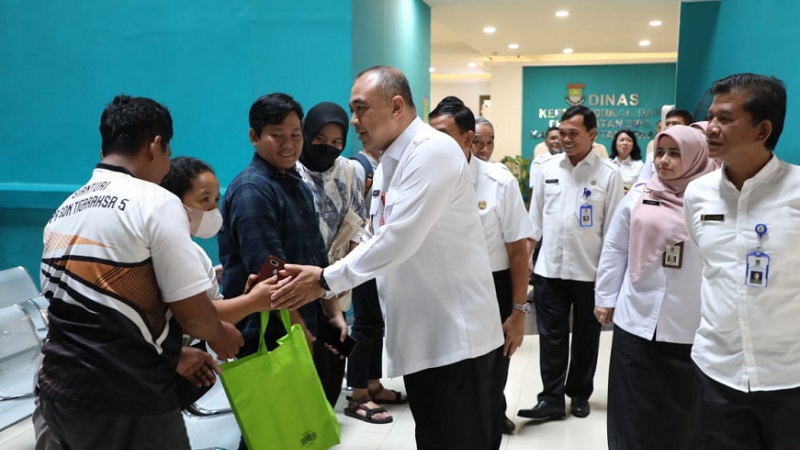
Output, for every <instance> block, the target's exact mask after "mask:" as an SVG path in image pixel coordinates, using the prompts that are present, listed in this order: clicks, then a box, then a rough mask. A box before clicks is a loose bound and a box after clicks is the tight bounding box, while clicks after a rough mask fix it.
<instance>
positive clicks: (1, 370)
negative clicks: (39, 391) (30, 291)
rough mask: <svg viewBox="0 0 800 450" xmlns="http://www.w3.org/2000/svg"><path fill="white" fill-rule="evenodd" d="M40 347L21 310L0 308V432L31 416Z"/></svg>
mask: <svg viewBox="0 0 800 450" xmlns="http://www.w3.org/2000/svg"><path fill="white" fill-rule="evenodd" d="M41 345H42V341H41V339H40V337H39V334H38V333H37V331H36V329H35V327H34V325H33V322H32V319H31V316H30V315H29V314H28V312H27V310H26V309H25V308H24V307H22V306H20V305H11V306H7V307H5V308H0V430H3V429H5V428H8V427H9V426H11V425H13V424H15V423H17V422H19V421H21V420H23V419H25V418H27V417H29V416H30V415H31V414H32V413H33V407H34V405H33V376H34V373H35V371H36V359H37V358H38V356H39V353H40V352H41Z"/></svg>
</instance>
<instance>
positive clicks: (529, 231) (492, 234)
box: [428, 97, 533, 448]
mask: <svg viewBox="0 0 800 450" xmlns="http://www.w3.org/2000/svg"><path fill="white" fill-rule="evenodd" d="M428 119H429V121H430V125H431V126H432V127H434V128H436V129H437V130H439V131H441V132H443V133H445V134H447V135H449V136H450V137H452V138H453V139H455V140H456V142H457V143H458V144H459V145H460V146H461V150H462V151H463V152H464V156H466V158H467V160H468V161H469V167H470V169H471V171H472V183H473V186H474V187H475V194H476V196H477V200H478V203H477V205H476V206H477V208H478V212H479V213H480V216H481V222H482V224H483V234H484V236H485V237H486V243H487V245H488V246H489V260H490V262H491V268H492V277H493V278H494V288H495V293H496V294H497V300H498V305H499V307H500V321H501V323H502V324H503V333H504V334H505V338H506V340H505V344H504V345H503V346H502V347H500V348H498V349H497V353H498V354H497V360H496V361H495V372H494V379H493V381H492V389H493V392H492V399H493V400H494V402H495V403H494V411H493V413H492V419H493V422H492V437H493V443H494V445H495V446H494V448H499V447H500V441H501V437H502V436H501V431H502V432H503V433H506V434H511V433H513V432H514V428H515V425H514V422H512V421H511V420H510V419H509V418H508V417H506V415H505V414H506V398H505V395H504V394H503V390H504V389H505V386H506V380H507V378H508V365H509V362H510V359H509V358H510V357H511V355H513V354H514V352H515V351H516V350H517V348H519V346H520V345H522V338H523V336H524V335H525V314H527V313H528V312H530V305H528V299H527V294H528V258H529V257H530V253H529V252H528V239H531V240H533V228H532V227H531V222H530V219H528V216H527V214H526V210H525V204H524V203H523V202H522V194H521V193H520V191H519V184H518V183H517V179H516V178H514V176H513V175H511V172H509V171H508V170H507V169H506V168H505V167H503V166H501V165H498V164H493V163H487V162H485V161H483V160H481V159H480V158H478V157H477V156H474V155H472V153H471V151H470V150H471V145H472V143H473V139H474V133H473V130H474V129H475V126H476V120H475V116H474V115H473V114H472V111H470V109H469V108H467V107H466V105H464V102H463V101H461V100H460V99H458V98H456V97H446V98H444V99H443V100H442V101H441V102H440V103H439V105H437V106H436V108H435V109H434V110H433V111H431V113H430V114H429V115H428Z"/></svg>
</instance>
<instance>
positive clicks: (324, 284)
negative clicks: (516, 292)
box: [319, 270, 530, 309]
mask: <svg viewBox="0 0 800 450" xmlns="http://www.w3.org/2000/svg"><path fill="white" fill-rule="evenodd" d="M319 286H320V287H321V288H322V289H325V290H326V291H330V290H331V288H330V286H328V282H327V281H325V271H324V270H323V271H321V272H320V273H319ZM526 305H527V303H526ZM528 309H530V308H528Z"/></svg>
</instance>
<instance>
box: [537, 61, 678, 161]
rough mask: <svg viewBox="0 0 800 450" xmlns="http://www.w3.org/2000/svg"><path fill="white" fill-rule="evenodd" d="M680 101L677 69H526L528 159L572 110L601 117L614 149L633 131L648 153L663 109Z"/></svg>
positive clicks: (605, 139) (604, 136)
mask: <svg viewBox="0 0 800 450" xmlns="http://www.w3.org/2000/svg"><path fill="white" fill-rule="evenodd" d="M674 98H675V64H672V63H670V64H633V65H616V66H569V67H526V68H524V69H523V100H522V102H523V112H522V124H523V140H522V142H523V146H524V148H523V149H522V154H523V156H527V157H530V155H531V152H532V151H533V147H535V146H536V144H538V143H539V142H541V141H542V139H543V138H544V133H545V132H546V130H547V128H549V127H551V126H558V123H559V120H560V119H561V115H562V114H563V113H564V111H566V110H567V109H568V108H570V107H571V106H575V105H584V106H587V107H589V108H591V109H592V110H593V111H594V113H595V115H596V116H597V141H598V142H600V143H602V144H604V145H605V146H606V147H607V148H609V149H610V148H611V140H612V139H613V137H614V134H615V133H616V132H617V131H619V130H623V129H630V130H633V132H634V133H635V134H636V137H637V139H638V140H639V141H640V143H639V146H640V147H641V148H642V150H644V147H645V146H646V145H647V142H648V141H649V140H650V139H652V138H653V137H654V136H655V134H656V123H657V122H658V120H659V118H660V117H661V105H663V104H667V103H673V101H674Z"/></svg>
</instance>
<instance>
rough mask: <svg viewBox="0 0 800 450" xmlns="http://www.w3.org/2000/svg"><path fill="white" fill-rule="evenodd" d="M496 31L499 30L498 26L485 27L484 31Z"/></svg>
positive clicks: (487, 32) (490, 32)
mask: <svg viewBox="0 0 800 450" xmlns="http://www.w3.org/2000/svg"><path fill="white" fill-rule="evenodd" d="M495 31H497V28H495V27H485V28H484V29H483V32H484V33H486V34H492V33H494V32H495Z"/></svg>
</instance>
